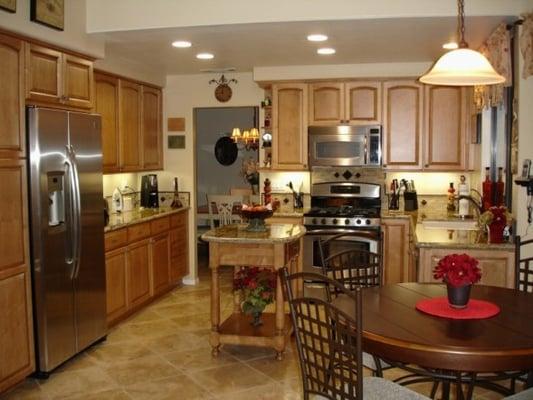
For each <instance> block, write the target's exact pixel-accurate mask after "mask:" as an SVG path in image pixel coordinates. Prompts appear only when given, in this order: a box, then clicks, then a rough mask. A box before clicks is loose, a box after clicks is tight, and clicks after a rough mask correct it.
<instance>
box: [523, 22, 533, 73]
mask: <svg viewBox="0 0 533 400" xmlns="http://www.w3.org/2000/svg"><path fill="white" fill-rule="evenodd" d="M523 18H524V22H523V23H522V34H521V35H520V51H521V52H522V57H523V58H524V69H523V70H522V78H524V79H527V78H528V77H530V76H531V75H533V13H529V14H525V15H523Z"/></svg>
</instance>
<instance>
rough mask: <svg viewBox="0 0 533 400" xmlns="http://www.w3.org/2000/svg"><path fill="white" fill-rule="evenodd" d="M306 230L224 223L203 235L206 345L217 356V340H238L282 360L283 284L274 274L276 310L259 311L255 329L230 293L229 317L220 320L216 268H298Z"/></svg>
mask: <svg viewBox="0 0 533 400" xmlns="http://www.w3.org/2000/svg"><path fill="white" fill-rule="evenodd" d="M304 234H305V228H304V227H303V226H302V225H296V224H271V225H267V226H266V231H265V232H248V231H247V230H246V225H245V224H233V225H226V226H223V227H220V228H217V229H213V230H210V231H208V232H206V233H204V234H203V235H202V239H203V240H205V241H207V242H209V268H210V269H211V275H212V279H211V337H210V342H211V347H212V352H213V355H214V356H216V355H218V352H219V347H220V345H221V344H224V343H226V344H240V345H250V346H265V347H273V348H274V349H275V350H276V358H277V359H281V358H282V354H283V351H284V350H285V346H286V344H287V342H288V340H289V336H290V334H291V333H292V326H291V323H290V318H289V315H288V314H286V313H285V307H284V299H283V287H282V283H281V281H280V278H279V276H278V277H277V286H276V295H275V312H274V313H273V314H272V313H264V315H263V322H264V323H263V325H261V326H259V327H254V326H252V325H251V324H250V321H251V317H248V316H245V315H244V314H243V313H242V312H241V308H240V298H239V297H238V296H235V297H234V310H233V313H232V314H231V316H230V317H229V318H228V319H226V320H225V321H224V322H222V323H221V321H220V285H219V267H220V266H221V265H233V266H235V269H236V270H237V269H238V268H241V267H250V266H259V267H267V268H272V269H273V270H275V271H277V270H278V269H280V268H283V267H284V266H287V267H288V268H289V269H290V270H291V272H296V270H298V269H299V263H298V258H299V257H300V256H301V251H302V243H301V241H302V237H303V236H304Z"/></svg>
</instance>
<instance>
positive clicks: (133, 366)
mask: <svg viewBox="0 0 533 400" xmlns="http://www.w3.org/2000/svg"><path fill="white" fill-rule="evenodd" d="M105 370H106V371H107V373H108V374H109V376H111V377H112V378H113V379H114V380H115V381H116V382H117V383H118V384H119V385H121V386H127V385H133V384H136V383H141V382H150V381H153V380H156V379H161V378H168V377H171V376H176V375H178V374H179V371H178V370H177V369H176V368H175V367H174V366H173V365H172V364H171V363H169V362H168V361H166V360H164V359H163V358H161V357H159V356H148V357H142V358H137V359H135V360H130V361H127V362H122V363H114V364H111V365H109V366H108V367H106V368H105Z"/></svg>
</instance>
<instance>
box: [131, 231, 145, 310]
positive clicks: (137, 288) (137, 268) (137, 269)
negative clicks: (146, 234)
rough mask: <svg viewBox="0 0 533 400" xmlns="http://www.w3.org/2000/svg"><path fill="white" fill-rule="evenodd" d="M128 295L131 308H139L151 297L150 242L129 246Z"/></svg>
mask: <svg viewBox="0 0 533 400" xmlns="http://www.w3.org/2000/svg"><path fill="white" fill-rule="evenodd" d="M126 268H127V271H126V277H127V288H128V289H127V293H128V299H129V302H130V306H131V307H137V306H139V305H141V304H143V303H144V302H146V301H147V300H148V299H149V298H150V296H151V290H150V286H151V285H150V240H141V241H139V242H135V243H132V244H130V245H128V252H127V262H126Z"/></svg>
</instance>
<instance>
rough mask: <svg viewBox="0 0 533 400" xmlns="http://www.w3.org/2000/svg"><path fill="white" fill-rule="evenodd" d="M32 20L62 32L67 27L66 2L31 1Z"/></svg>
mask: <svg viewBox="0 0 533 400" xmlns="http://www.w3.org/2000/svg"><path fill="white" fill-rule="evenodd" d="M30 16H31V20H32V21H35V22H38V23H40V24H43V25H46V26H48V27H50V28H54V29H57V30H59V31H62V30H63V29H64V27H65V3H64V0H31V7H30Z"/></svg>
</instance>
